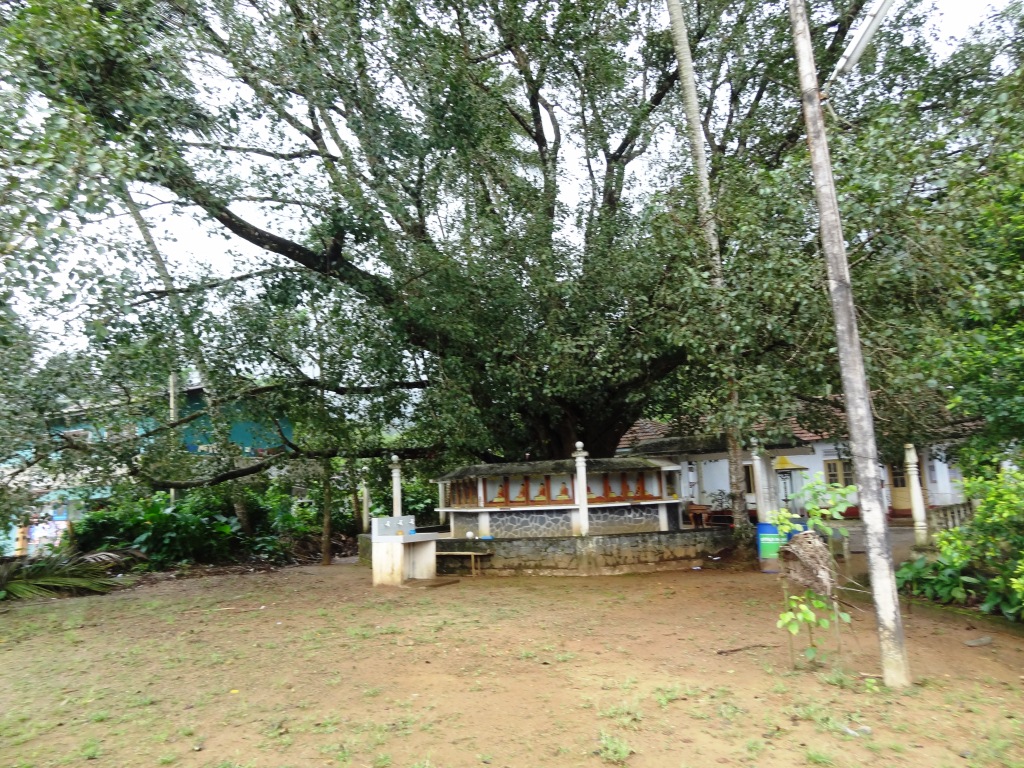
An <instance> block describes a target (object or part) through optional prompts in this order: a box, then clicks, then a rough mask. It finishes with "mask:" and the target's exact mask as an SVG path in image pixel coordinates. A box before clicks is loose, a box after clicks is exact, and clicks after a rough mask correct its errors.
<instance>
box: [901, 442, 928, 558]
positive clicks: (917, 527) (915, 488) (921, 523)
mask: <svg viewBox="0 0 1024 768" xmlns="http://www.w3.org/2000/svg"><path fill="white" fill-rule="evenodd" d="M903 460H904V462H905V463H906V470H907V487H908V488H909V489H910V513H911V514H912V515H913V516H914V543H915V544H916V545H917V546H919V547H924V546H927V544H928V513H927V511H926V510H925V508H924V494H923V493H922V492H921V470H920V468H919V466H918V460H917V450H916V449H915V448H914V445H913V444H912V443H905V444H904V445H903Z"/></svg>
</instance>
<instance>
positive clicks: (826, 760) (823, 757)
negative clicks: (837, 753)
mask: <svg viewBox="0 0 1024 768" xmlns="http://www.w3.org/2000/svg"><path fill="white" fill-rule="evenodd" d="M804 758H805V759H806V760H807V762H808V763H810V764H811V765H835V764H836V761H835V760H834V759H833V758H832V756H831V755H829V754H828V753H826V752H819V751H817V750H816V749H808V750H807V752H806V753H805V754H804Z"/></svg>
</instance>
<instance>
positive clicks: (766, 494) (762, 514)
mask: <svg viewBox="0 0 1024 768" xmlns="http://www.w3.org/2000/svg"><path fill="white" fill-rule="evenodd" d="M750 458H751V459H752V460H753V461H752V467H753V469H754V503H755V504H757V522H759V523H767V522H768V513H769V512H774V511H775V510H774V509H772V497H771V489H770V488H769V483H770V482H771V481H770V480H769V478H770V477H771V475H770V474H769V473H768V472H766V471H765V466H764V461H762V458H763V457H762V454H761V448H760V446H759V445H758V444H757V443H756V442H753V444H752V445H751V448H750Z"/></svg>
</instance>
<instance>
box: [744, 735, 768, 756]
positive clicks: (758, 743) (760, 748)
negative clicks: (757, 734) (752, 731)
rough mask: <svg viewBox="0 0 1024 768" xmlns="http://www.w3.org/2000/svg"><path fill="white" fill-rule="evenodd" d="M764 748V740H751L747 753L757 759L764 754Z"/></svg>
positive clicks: (748, 743)
mask: <svg viewBox="0 0 1024 768" xmlns="http://www.w3.org/2000/svg"><path fill="white" fill-rule="evenodd" d="M764 748H765V743H764V740H763V739H750V740H749V741H748V742H747V752H749V753H750V754H751V755H753V756H754V757H757V756H758V755H759V754H761V753H762V752H764Z"/></svg>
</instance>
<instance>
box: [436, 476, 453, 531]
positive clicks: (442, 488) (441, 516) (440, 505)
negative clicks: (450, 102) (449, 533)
mask: <svg viewBox="0 0 1024 768" xmlns="http://www.w3.org/2000/svg"><path fill="white" fill-rule="evenodd" d="M449 494H450V491H449V490H448V481H447V480H442V481H441V482H440V483H438V484H437V509H438V512H437V520H438V522H439V523H440V524H441V525H444V521H445V520H446V519H447V518H448V513H447V512H445V510H444V508H445V507H446V506H448V505H447V504H446V503H445V502H446V501H447V500H448V496H449Z"/></svg>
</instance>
